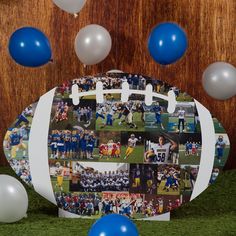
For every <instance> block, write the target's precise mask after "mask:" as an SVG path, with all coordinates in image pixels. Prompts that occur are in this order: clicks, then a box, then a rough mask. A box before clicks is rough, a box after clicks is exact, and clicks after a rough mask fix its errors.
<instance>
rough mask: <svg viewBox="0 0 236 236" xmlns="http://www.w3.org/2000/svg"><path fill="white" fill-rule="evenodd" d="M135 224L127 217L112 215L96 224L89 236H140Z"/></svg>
mask: <svg viewBox="0 0 236 236" xmlns="http://www.w3.org/2000/svg"><path fill="white" fill-rule="evenodd" d="M138 235H139V233H138V230H137V228H136V226H135V224H134V223H133V222H132V221H131V220H129V219H128V218H127V217H125V216H122V215H118V214H111V215H107V216H104V217H102V218H101V219H100V220H98V221H97V222H95V224H94V225H93V226H92V228H91V230H90V231H89V236H138Z"/></svg>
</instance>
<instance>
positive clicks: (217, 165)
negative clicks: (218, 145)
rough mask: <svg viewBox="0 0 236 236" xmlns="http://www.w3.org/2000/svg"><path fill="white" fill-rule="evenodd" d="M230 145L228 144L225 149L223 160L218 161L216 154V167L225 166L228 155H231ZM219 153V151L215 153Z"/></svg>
mask: <svg viewBox="0 0 236 236" xmlns="http://www.w3.org/2000/svg"><path fill="white" fill-rule="evenodd" d="M229 151H230V147H229V146H226V147H225V149H224V155H223V158H221V162H219V161H218V158H217V157H216V156H215V161H214V167H223V166H224V165H225V163H226V161H227V157H228V155H229ZM215 155H217V152H216V153H215Z"/></svg>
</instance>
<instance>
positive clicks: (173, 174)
mask: <svg viewBox="0 0 236 236" xmlns="http://www.w3.org/2000/svg"><path fill="white" fill-rule="evenodd" d="M180 173H181V172H180V167H179V166H177V165H159V166H158V167H157V180H158V182H157V194H161V195H179V194H180V183H181V182H180V181H181V175H180Z"/></svg>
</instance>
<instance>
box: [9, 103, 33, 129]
mask: <svg viewBox="0 0 236 236" xmlns="http://www.w3.org/2000/svg"><path fill="white" fill-rule="evenodd" d="M35 107H36V104H32V105H30V106H28V107H27V108H26V109H25V110H24V111H23V112H22V113H21V114H20V115H19V116H18V117H17V120H16V121H15V123H14V127H16V128H17V127H20V126H22V125H30V124H31V122H32V118H33V116H34V111H35Z"/></svg>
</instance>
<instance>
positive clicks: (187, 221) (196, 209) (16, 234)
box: [0, 168, 236, 236]
mask: <svg viewBox="0 0 236 236" xmlns="http://www.w3.org/2000/svg"><path fill="white" fill-rule="evenodd" d="M0 174H10V175H13V172H12V171H11V170H10V169H9V168H0ZM235 182H236V171H227V172H225V173H223V174H222V175H221V176H220V177H219V178H218V180H217V181H216V183H215V184H214V185H213V186H211V187H209V188H208V189H207V190H206V191H205V192H204V193H203V194H202V195H200V196H199V197H197V199H195V200H194V201H193V202H191V203H188V204H186V205H184V206H183V207H181V208H179V209H178V210H175V211H174V212H172V217H171V221H170V222H142V221H137V222H136V224H137V226H138V229H139V232H140V236H158V235H166V236H172V235H176V236H182V235H184V236H188V235H190V236H193V235H196V236H204V235H207V236H211V235H213V236H218V235H220V236H228V235H236V204H235V201H236V185H235ZM27 191H28V194H29V210H28V218H26V219H23V220H22V221H20V222H18V223H14V224H0V235H1V236H11V235H12V236H28V235H29V236H32V235H34V236H35V235H47V236H54V235H55V236H58V235H73V236H74V235H79V236H87V234H88V230H89V228H90V227H91V225H92V224H93V222H94V221H92V220H80V219H59V218H57V208H56V207H54V206H53V205H51V204H50V203H48V202H47V201H46V200H44V199H43V198H41V197H40V196H39V195H38V194H36V193H35V192H34V191H33V190H30V189H29V188H27Z"/></svg>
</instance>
